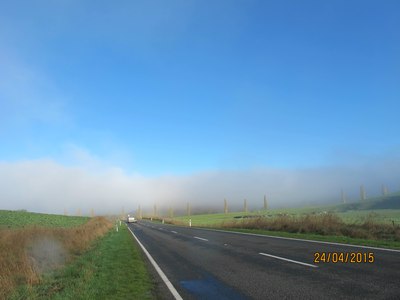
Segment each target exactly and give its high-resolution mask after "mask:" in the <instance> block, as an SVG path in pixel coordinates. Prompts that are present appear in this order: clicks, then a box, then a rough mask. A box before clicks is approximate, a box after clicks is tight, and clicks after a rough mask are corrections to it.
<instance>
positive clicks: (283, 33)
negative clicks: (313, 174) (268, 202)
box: [0, 0, 400, 176]
mask: <svg viewBox="0 0 400 300" xmlns="http://www.w3.org/2000/svg"><path fill="white" fill-rule="evenodd" d="M399 32H400V3H399V2H398V1H244V0H243V1H239V0H235V1H118V2H109V1H67V0H65V1H34V2H33V1H3V2H2V3H1V4H0V138H1V140H2V141H3V142H2V143H1V147H0V161H2V162H5V163H18V162H22V161H35V160H51V161H54V162H56V163H57V164H60V165H62V166H65V167H73V166H80V165H81V164H88V163H90V162H93V161H95V162H96V164H101V165H106V166H108V167H118V168H120V169H121V170H122V171H123V172H125V173H127V174H141V175H143V176H167V175H174V176H175V175H176V176H181V175H185V174H193V173H197V172H207V171H226V170H248V169H257V168H275V169H279V168H283V169H299V168H319V167H326V166H328V167H331V166H335V165H338V164H346V163H348V162H351V161H353V160H357V159H359V158H361V159H362V160H363V161H368V160H372V159H375V158H376V157H381V158H386V157H388V156H390V157H392V156H395V157H397V158H398V152H399V150H400V141H399V136H398V133H399V129H400V126H399V122H398V112H399V110H400V84H399V83H400V34H399Z"/></svg>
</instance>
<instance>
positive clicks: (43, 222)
mask: <svg viewBox="0 0 400 300" xmlns="http://www.w3.org/2000/svg"><path fill="white" fill-rule="evenodd" d="M88 220H89V218H88V217H73V216H71V217H70V216H62V215H49V214H40V213H32V212H26V211H10V210H0V229H1V228H21V227H25V226H43V227H73V226H78V225H82V224H84V223H86V222H87V221H88Z"/></svg>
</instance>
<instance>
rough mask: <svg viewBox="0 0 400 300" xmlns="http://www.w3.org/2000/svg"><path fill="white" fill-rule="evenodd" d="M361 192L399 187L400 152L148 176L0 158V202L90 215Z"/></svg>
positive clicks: (276, 202)
mask: <svg viewBox="0 0 400 300" xmlns="http://www.w3.org/2000/svg"><path fill="white" fill-rule="evenodd" d="M361 184H363V185H364V186H365V190H366V195H367V197H372V196H377V195H381V193H382V192H381V191H382V185H385V186H386V187H387V189H388V190H389V192H392V191H398V190H400V159H399V158H397V157H396V158H386V159H381V160H379V161H378V160H374V161H371V162H368V163H365V162H364V163H358V164H356V163H354V164H347V165H337V166H326V167H319V168H308V169H307V168H303V169H279V168H266V167H263V168H262V167H260V168H253V169H247V170H231V171H230V170H213V171H203V172H198V173H194V174H189V175H180V176H158V177H149V176H142V175H140V174H127V173H125V172H124V171H123V170H122V169H120V168H110V167H109V168H101V169H90V168H86V167H77V166H75V167H70V166H68V167H67V166H64V165H62V164H59V163H57V162H55V161H52V160H34V161H23V162H14V163H10V162H2V163H0V209H10V210H16V209H26V210H29V211H35V212H48V213H59V214H62V213H64V212H66V213H68V214H71V215H74V214H77V213H78V212H81V213H82V214H85V215H89V214H90V212H91V210H93V211H94V213H95V214H106V213H120V212H121V211H122V210H124V211H125V212H132V211H135V210H136V209H137V208H138V206H139V205H140V206H141V208H142V210H143V212H144V213H146V212H147V213H151V212H152V211H153V207H154V205H157V209H158V210H159V211H160V212H162V211H164V212H166V211H168V209H169V208H170V207H173V208H174V210H175V211H185V209H186V205H187V203H190V205H191V208H192V210H193V211H195V210H203V211H207V210H208V211H221V212H222V211H223V204H224V198H225V199H227V201H228V204H229V207H230V209H231V210H233V209H235V208H240V207H243V200H244V199H247V203H248V208H249V210H252V209H259V208H262V206H263V197H264V195H266V196H267V199H268V205H269V207H271V208H278V207H290V206H302V205H312V204H317V203H333V202H337V203H339V202H340V201H341V190H342V189H343V191H344V192H345V194H346V198H347V200H348V201H352V200H354V201H355V200H357V199H359V193H360V185H361Z"/></svg>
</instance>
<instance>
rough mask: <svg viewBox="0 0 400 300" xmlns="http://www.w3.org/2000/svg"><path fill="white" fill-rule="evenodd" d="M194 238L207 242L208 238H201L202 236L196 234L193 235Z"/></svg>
mask: <svg viewBox="0 0 400 300" xmlns="http://www.w3.org/2000/svg"><path fill="white" fill-rule="evenodd" d="M194 238H195V239H198V240H202V241H205V242H208V240H207V239H203V238H201V237H198V236H194Z"/></svg>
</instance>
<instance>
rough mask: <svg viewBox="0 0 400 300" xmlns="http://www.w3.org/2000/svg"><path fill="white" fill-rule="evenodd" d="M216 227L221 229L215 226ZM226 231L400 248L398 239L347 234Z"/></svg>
mask: <svg viewBox="0 0 400 300" xmlns="http://www.w3.org/2000/svg"><path fill="white" fill-rule="evenodd" d="M215 229H221V228H220V227H219V228H215ZM223 230H226V231H234V232H243V233H252V234H262V235H270V236H277V237H287V238H295V239H303V240H311V241H322V242H330V243H341V244H352V245H360V246H370V247H380V248H390V249H400V242H396V241H382V240H366V239H357V238H350V237H346V236H334V235H319V234H307V233H290V232H283V231H268V230H262V229H243V228H242V229H241V228H224V229H223Z"/></svg>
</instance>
